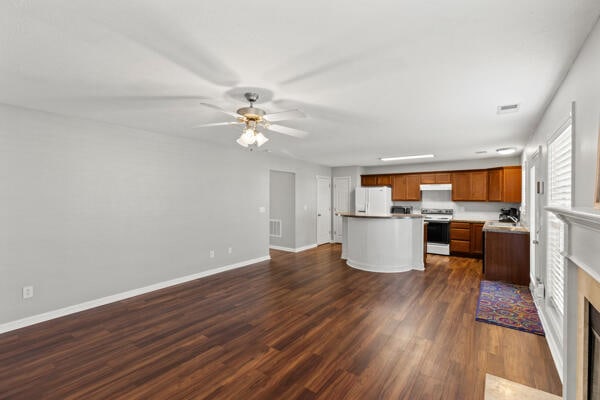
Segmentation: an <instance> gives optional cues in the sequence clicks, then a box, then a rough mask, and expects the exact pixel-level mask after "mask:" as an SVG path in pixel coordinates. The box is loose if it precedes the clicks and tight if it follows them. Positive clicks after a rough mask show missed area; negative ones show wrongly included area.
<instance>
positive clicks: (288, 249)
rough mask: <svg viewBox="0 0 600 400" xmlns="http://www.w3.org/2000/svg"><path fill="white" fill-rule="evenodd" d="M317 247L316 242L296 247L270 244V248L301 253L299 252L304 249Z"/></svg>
mask: <svg viewBox="0 0 600 400" xmlns="http://www.w3.org/2000/svg"><path fill="white" fill-rule="evenodd" d="M315 247H317V244H316V243H313V244H309V245H308V246H302V247H296V248H292V247H283V246H274V245H270V246H269V248H270V249H273V250H281V251H287V252H290V253H299V252H301V251H304V250H309V249H314V248H315Z"/></svg>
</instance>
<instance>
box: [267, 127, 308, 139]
mask: <svg viewBox="0 0 600 400" xmlns="http://www.w3.org/2000/svg"><path fill="white" fill-rule="evenodd" d="M266 128H267V129H268V130H270V131H273V132H278V133H283V134H284V135H288V136H293V137H297V138H303V137H306V136H307V135H308V132H305V131H301V130H300V129H295V128H289V127H287V126H283V125H274V124H270V125H267V126H266Z"/></svg>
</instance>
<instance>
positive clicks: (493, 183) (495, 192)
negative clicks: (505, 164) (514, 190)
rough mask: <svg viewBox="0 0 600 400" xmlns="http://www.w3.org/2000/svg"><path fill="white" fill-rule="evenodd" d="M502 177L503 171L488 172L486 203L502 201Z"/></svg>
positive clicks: (499, 169) (493, 170)
mask: <svg viewBox="0 0 600 400" xmlns="http://www.w3.org/2000/svg"><path fill="white" fill-rule="evenodd" d="M503 177H504V171H503V170H502V168H498V169H492V170H489V171H488V201H502V187H503V186H504V179H503Z"/></svg>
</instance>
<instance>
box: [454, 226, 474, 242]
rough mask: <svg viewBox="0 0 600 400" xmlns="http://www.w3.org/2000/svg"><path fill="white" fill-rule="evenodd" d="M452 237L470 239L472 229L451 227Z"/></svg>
mask: <svg viewBox="0 0 600 400" xmlns="http://www.w3.org/2000/svg"><path fill="white" fill-rule="evenodd" d="M450 239H456V240H466V241H470V240H471V229H456V228H454V227H452V229H450Z"/></svg>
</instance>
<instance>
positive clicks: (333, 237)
mask: <svg viewBox="0 0 600 400" xmlns="http://www.w3.org/2000/svg"><path fill="white" fill-rule="evenodd" d="M339 181H342V182H343V181H347V182H348V210H346V211H348V212H350V209H351V208H352V207H351V193H352V177H351V176H334V177H333V186H332V194H333V196H331V199H332V203H333V206H332V211H333V212H332V213H331V227H332V229H331V232H332V234H331V241H332V242H333V243H341V242H338V241H337V240H336V236H337V235H336V233H337V230H336V229H335V228H336V224H335V221H336V216H335V213H336V212H337V211H338V210H337V209H336V208H335V204H336V202H335V199H336V185H337V182H339ZM340 218H341V217H340ZM340 229H341V227H340ZM340 236H343V235H342V234H341V233H340Z"/></svg>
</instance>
